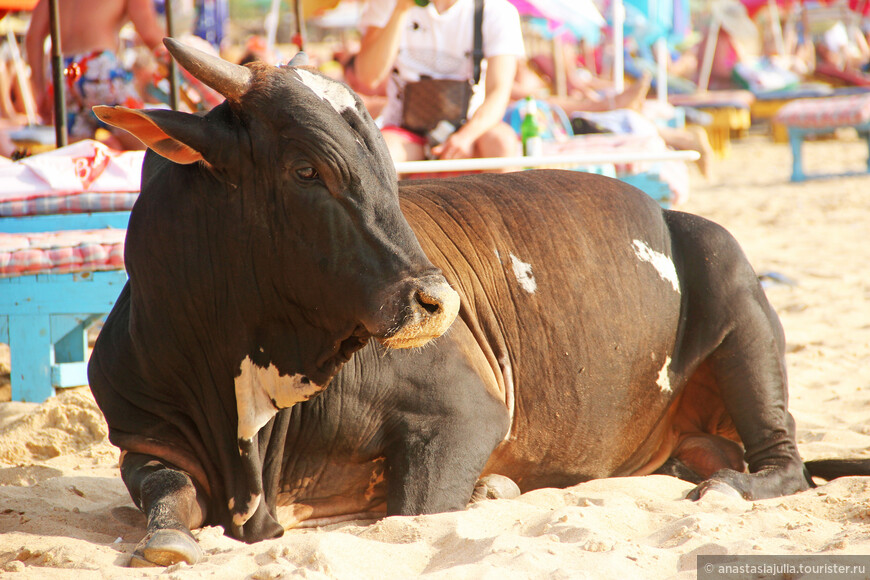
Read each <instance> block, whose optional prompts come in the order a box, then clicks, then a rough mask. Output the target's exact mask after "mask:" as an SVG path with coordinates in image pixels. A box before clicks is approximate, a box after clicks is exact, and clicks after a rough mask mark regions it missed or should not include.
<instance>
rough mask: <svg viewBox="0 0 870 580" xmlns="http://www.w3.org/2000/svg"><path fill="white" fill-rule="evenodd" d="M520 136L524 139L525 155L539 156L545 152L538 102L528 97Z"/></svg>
mask: <svg viewBox="0 0 870 580" xmlns="http://www.w3.org/2000/svg"><path fill="white" fill-rule="evenodd" d="M520 137H521V138H522V140H523V155H527V156H529V157H538V156H540V155H543V153H544V151H543V150H544V140H543V139H542V138H541V128H540V127H539V126H538V103H537V101H535V99H533V98H532V97H526V106H525V114H524V116H523V122H522V123H521V124H520Z"/></svg>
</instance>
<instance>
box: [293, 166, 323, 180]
mask: <svg viewBox="0 0 870 580" xmlns="http://www.w3.org/2000/svg"><path fill="white" fill-rule="evenodd" d="M296 175H298V176H299V178H300V179H304V180H306V181H311V180H312V179H317V178H318V177H319V175H318V174H317V170H316V169H314V168H313V167H303V168H301V169H297V170H296Z"/></svg>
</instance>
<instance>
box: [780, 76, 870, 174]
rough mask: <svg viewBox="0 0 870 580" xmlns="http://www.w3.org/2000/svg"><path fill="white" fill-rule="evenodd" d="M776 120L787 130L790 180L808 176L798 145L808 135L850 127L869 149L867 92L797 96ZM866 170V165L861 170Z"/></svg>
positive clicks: (869, 103)
mask: <svg viewBox="0 0 870 580" xmlns="http://www.w3.org/2000/svg"><path fill="white" fill-rule="evenodd" d="M775 119H776V122H778V123H781V124H782V125H783V126H784V127H786V128H787V130H788V138H789V144H790V145H791V152H792V174H791V180H792V181H804V180H805V179H808V178H810V177H825V176H823V175H807V174H805V173H804V170H803V157H802V148H803V142H804V140H805V139H806V138H807V137H809V136H814V135H820V134H830V133H833V132H834V131H835V130H836V129H838V128H841V127H853V128H854V129H855V130H857V131H858V133H859V134H861V135H863V137H864V139H866V140H867V141H868V151H870V136H868V135H870V93H867V94H860V95H851V96H841V97H827V98H818V99H798V100H796V101H792V102H791V103H789V104H787V105H785V106H784V107H783V108H782V109H780V110H779V112H778V113H777V114H776V118H775ZM868 171H870V158H868V167H867V168H865V169H863V170H862V171H861V173H862V174H863V173H866V172H868Z"/></svg>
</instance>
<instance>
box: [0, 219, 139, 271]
mask: <svg viewBox="0 0 870 580" xmlns="http://www.w3.org/2000/svg"><path fill="white" fill-rule="evenodd" d="M126 233H127V231H126V230H118V229H112V228H105V229H100V230H78V231H74V230H71V231H61V232H45V233H29V234H3V233H0V277H9V276H23V275H27V274H42V273H52V274H59V273H64V272H91V271H94V270H119V269H123V268H124V237H125V235H126Z"/></svg>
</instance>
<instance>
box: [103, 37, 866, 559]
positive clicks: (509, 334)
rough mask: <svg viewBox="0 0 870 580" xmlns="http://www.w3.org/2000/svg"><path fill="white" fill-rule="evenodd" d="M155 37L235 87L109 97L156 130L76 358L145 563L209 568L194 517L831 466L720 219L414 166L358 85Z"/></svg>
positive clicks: (803, 474) (325, 510) (799, 479)
mask: <svg viewBox="0 0 870 580" xmlns="http://www.w3.org/2000/svg"><path fill="white" fill-rule="evenodd" d="M165 44H166V46H167V48H168V49H169V51H170V53H171V54H172V56H173V57H174V58H175V59H176V60H177V61H178V62H179V63H180V64H181V65H182V66H184V67H185V68H186V69H187V70H188V71H189V72H190V73H191V74H193V75H194V76H195V77H196V78H198V79H200V80H201V81H202V82H204V83H206V84H207V85H209V86H211V87H212V88H214V89H215V90H217V91H218V92H220V93H221V94H222V95H223V96H225V97H226V101H225V102H224V103H223V104H221V105H219V106H217V107H216V108H215V109H213V110H212V111H210V112H209V113H208V114H206V115H204V116H196V115H189V114H186V113H181V112H175V111H139V110H131V109H125V108H123V107H97V108H95V112H96V114H97V115H98V116H99V117H100V118H101V119H103V120H104V121H105V122H107V123H109V124H111V125H114V126H117V127H121V128H123V129H126V130H127V131H129V132H130V133H132V134H134V135H135V136H137V137H138V138H139V139H140V140H141V141H142V142H143V143H145V144H146V145H147V146H148V147H149V149H150V151H149V152H148V153H147V155H146V157H145V161H144V165H143V176H142V188H141V194H140V197H139V199H138V201H137V202H136V205H135V207H134V208H133V211H132V214H131V218H130V224H129V229H128V232H127V245H126V256H125V259H126V264H127V269H128V273H129V282H128V283H127V285H126V286H125V288H124V289H123V291H122V293H121V295H120V297H119V299H118V301H117V303H116V305H115V307H114V309H113V310H112V312H111V313H110V314H109V316H108V318H107V320H106V323H105V325H104V327H103V330H102V331H101V333H100V335H99V338H98V340H97V342H96V344H95V347H94V351H93V355H92V357H91V361H90V364H89V380H90V385H91V389H92V391H93V393H94V396H95V398H96V400H97V402H98V404H99V406H100V408H101V409H102V411H103V413H104V414H105V417H106V420H107V422H108V425H109V437H110V440H111V441H112V443H113V444H115V445H116V446H118V447H119V448H120V449H121V450H122V455H121V475H122V478H123V480H124V482H125V484H126V486H127V488H128V490H129V492H130V495H131V497H132V499H133V501H134V502H135V503H136V505H137V506H138V507H139V508H140V509H141V510H142V511H143V512H144V513H145V514H146V516H147V521H148V523H147V533H146V535H145V537H144V538H143V539H142V541H141V542H140V543H139V544H138V546H137V547H136V550H135V552H134V554H133V558H132V564H133V565H169V564H172V563H174V562H178V561H186V562H188V563H195V562H196V561H197V560H198V559H199V558H200V557H201V551H200V549H199V547H198V545H197V544H196V541H195V540H194V538H193V536H192V534H191V530H192V529H195V528H197V527H200V526H202V525H207V524H208V525H221V526H223V527H224V529H225V530H226V533H227V534H228V535H230V536H232V537H234V538H238V539H240V540H243V541H246V542H256V541H259V540H262V539H265V538H273V537H277V536H280V535H281V534H282V533H283V532H284V530H285V529H289V528H292V527H296V526H305V525H320V524H324V523H329V522H335V521H340V520H342V519H348V518H359V517H381V516H384V515H396V514H425V513H435V512H441V511H447V510H457V509H462V508H464V507H465V506H466V505H467V504H468V503H469V501H470V500H471V499H472V498H481V497H487V496H493V495H496V496H498V495H499V494H500V493H501V494H507V495H510V494H511V493H516V492H517V491H527V490H531V489H535V488H540V487H545V486H559V487H563V486H568V485H572V484H576V483H579V482H582V481H586V480H589V479H593V478H603V477H613V476H627V475H643V474H650V473H668V474H672V475H675V476H678V477H681V478H684V479H687V480H689V481H693V482H695V483H697V484H698V486H697V487H696V488H695V489H694V490H693V491H692V492H691V493H690V494H689V497H691V498H698V497H700V496H702V495H703V494H704V493H706V492H707V491H708V490H710V489H713V488H716V489H724V490H728V491H730V492H732V493H736V494H740V495H741V496H742V497H745V498H747V499H757V498H768V497H775V496H779V495H783V494H791V493H795V492H799V491H801V490H805V489H807V488H808V487H810V486H811V485H812V480H811V478H810V472H811V471H812V470H813V469H814V467H813V466H815V471H816V472H817V473H821V474H824V473H823V472H826V470H827V472H828V473H831V472H833V471H836V470H837V469H838V468H842V465H841V464H831V463H821V464H814V463H811V462H808V463H806V464H805V463H804V462H803V461H802V460H801V457H800V455H799V453H798V449H797V445H796V442H795V425H794V421H793V419H792V417H791V415H790V414H789V412H788V409H787V380H786V368H785V361H784V337H783V331H782V328H781V325H780V323H779V321H778V319H777V316H776V314H775V313H774V311H773V309H772V308H771V306H770V305H769V303H768V301H767V300H766V298H765V295H764V292H763V290H762V289H761V287H760V285H759V283H758V280H757V277H756V275H755V273H754V272H753V270H752V268H751V266H750V265H749V263H748V261H747V260H746V258H745V256H744V255H743V253H742V251H741V250H740V247H739V246H738V244H737V242H736V241H735V240H734V239H733V237H731V236H730V235H729V234H728V232H726V231H725V230H724V229H723V228H721V227H719V226H717V225H715V224H714V223H711V222H709V221H707V220H704V219H702V218H700V217H697V216H693V215H689V214H685V213H680V212H675V211H667V210H662V209H661V208H660V207H659V206H658V205H657V204H655V203H654V202H653V201H652V200H651V199H650V198H649V197H648V196H646V195H645V194H643V193H642V192H640V191H638V190H636V189H634V188H632V187H630V186H627V185H625V184H623V183H621V182H619V181H617V180H613V179H609V178H606V177H601V176H596V175H590V174H584V173H579V172H567V171H528V172H519V173H513V174H505V175H481V176H468V177H461V178H453V179H442V180H427V181H416V182H403V183H399V182H398V181H397V178H396V174H395V170H394V168H393V164H392V162H391V159H390V157H389V154H388V152H387V149H386V147H385V144H384V142H383V140H382V138H381V136H380V133H379V131H378V128H377V126H376V125H375V123H374V122H373V120H372V119H371V117H370V116H369V115H368V113H367V112H366V110H365V107H364V106H363V104H362V102H361V101H360V99H359V97H358V96H356V95H355V94H354V93H353V92H352V91H351V90H350V89H349V88H348V87H347V86H346V85H344V84H343V83H340V82H337V81H334V80H331V79H329V78H327V77H325V76H323V75H321V74H319V73H317V72H316V71H314V70H312V69H310V68H308V67H306V66H302V64H303V63H301V62H300V61H298V60H295V59H294V61H292V62H291V63H289V64H288V65H287V66H283V67H273V66H269V65H265V64H252V65H248V66H246V67H242V66H238V65H233V64H230V63H228V62H226V61H223V60H221V59H219V58H217V57H211V56H209V55H206V54H204V53H200V52H198V51H196V50H193V49H190V48H187V47H184V46H183V45H181V44H179V43H177V42H175V41H173V40H171V39H167V40H166V41H165ZM439 336H440V338H437V337H439ZM436 338H437V340H434V339H436ZM372 339H374V340H372ZM424 345H425V346H424ZM327 386H329V388H328V389H327V388H326V387H327ZM315 395H318V396H316V397H315ZM852 467H856V466H854V465H853V466H852ZM857 467H858V468H860V469H855V470H853V471H861V470H864V472H868V471H870V470H868V469H867V465H866V462H865V463H861V464H860V465H858V466H857ZM504 478H506V479H504ZM505 482H513V484H515V486H516V490H513V491H512V490H511V489H510V488H509V486H508V490H507V491H504V489H505V487H504V486H501V485H500V484H504V483H505Z"/></svg>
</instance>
